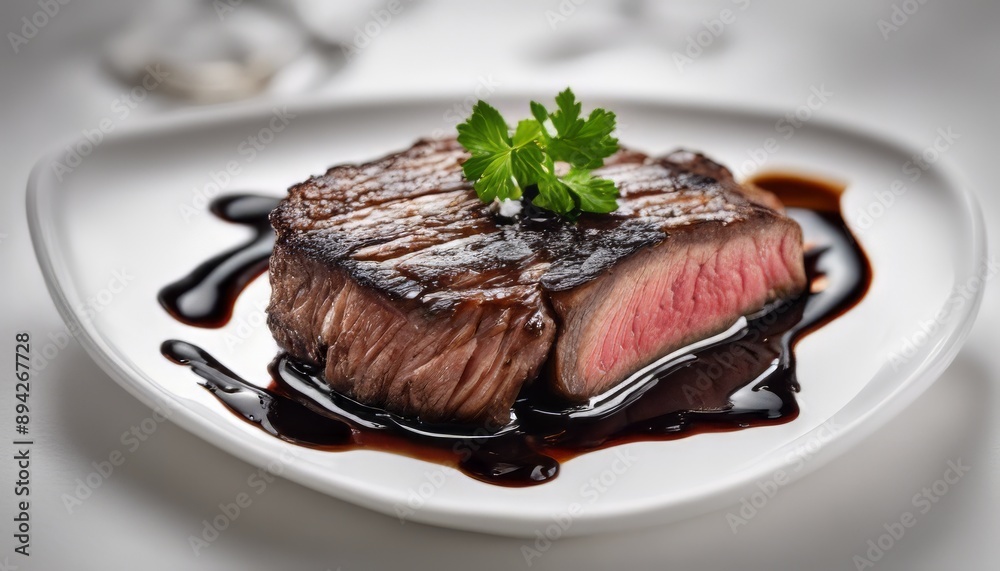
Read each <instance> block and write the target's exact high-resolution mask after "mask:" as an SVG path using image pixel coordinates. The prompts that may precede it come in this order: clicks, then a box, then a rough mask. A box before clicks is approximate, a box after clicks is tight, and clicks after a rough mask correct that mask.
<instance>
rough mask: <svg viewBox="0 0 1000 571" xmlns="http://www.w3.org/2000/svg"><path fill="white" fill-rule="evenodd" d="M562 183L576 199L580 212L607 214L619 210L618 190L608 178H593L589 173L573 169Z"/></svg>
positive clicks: (563, 178)
mask: <svg viewBox="0 0 1000 571" xmlns="http://www.w3.org/2000/svg"><path fill="white" fill-rule="evenodd" d="M562 182H563V184H565V185H566V186H567V187H568V188H569V191H570V193H572V194H573V196H574V197H576V199H577V202H578V203H579V205H580V210H582V211H584V212H596V213H598V214H605V213H608V212H614V211H615V210H618V201H617V200H616V199H617V198H618V189H617V188H615V183H613V182H611V181H610V180H608V179H606V178H596V177H594V176H591V174H590V172H589V171H586V170H581V169H572V170H570V171H569V173H568V174H566V176H564V177H562Z"/></svg>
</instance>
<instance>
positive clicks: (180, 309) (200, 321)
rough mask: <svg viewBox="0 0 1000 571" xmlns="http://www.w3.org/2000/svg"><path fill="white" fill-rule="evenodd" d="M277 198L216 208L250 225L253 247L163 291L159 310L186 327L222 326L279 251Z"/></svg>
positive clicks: (236, 199)
mask: <svg viewBox="0 0 1000 571" xmlns="http://www.w3.org/2000/svg"><path fill="white" fill-rule="evenodd" d="M278 200H279V199H277V198H272V197H269V196H258V195H254V194H238V195H231V196H223V197H221V198H219V199H217V200H215V201H214V202H213V203H212V206H211V210H212V213H213V214H215V215H216V216H218V217H219V218H221V219H223V220H225V221H227V222H233V223H236V224H242V225H244V226H249V227H250V228H252V229H253V231H254V236H253V238H252V239H251V240H249V241H248V242H246V243H244V244H242V245H240V246H237V247H235V248H233V249H231V250H227V251H225V252H223V253H221V254H219V255H217V256H215V257H213V258H212V259H210V260H208V261H206V262H204V263H202V264H201V265H199V266H198V267H197V268H195V269H194V270H193V271H192V272H191V273H189V274H188V275H186V276H184V277H183V278H181V279H180V280H178V281H176V282H174V283H172V284H170V285H168V286H167V287H165V288H163V289H161V290H160V295H159V300H160V305H162V306H163V308H164V309H166V310H167V312H168V313H170V315H172V316H173V317H174V318H175V319H177V320H178V321H180V322H182V323H186V324H187V325H194V326H195V327H212V328H215V327H222V326H223V325H225V324H226V323H227V322H228V321H229V318H230V317H232V315H233V305H234V304H235V303H236V298H237V297H238V296H239V295H240V292H242V291H243V289H244V288H245V287H246V286H247V285H248V284H249V283H250V282H251V281H253V279H254V278H256V277H257V276H259V275H260V274H262V273H264V271H265V270H266V269H267V259H268V258H269V257H270V256H271V249H272V248H273V247H274V231H273V230H271V224H270V222H268V219H267V215H268V214H270V212H271V211H272V210H274V209H275V207H277V206H278Z"/></svg>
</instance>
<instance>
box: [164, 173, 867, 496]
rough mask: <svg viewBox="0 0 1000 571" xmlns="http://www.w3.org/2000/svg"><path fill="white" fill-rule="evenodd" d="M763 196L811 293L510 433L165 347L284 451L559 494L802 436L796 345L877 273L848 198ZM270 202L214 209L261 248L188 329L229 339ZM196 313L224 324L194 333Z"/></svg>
mask: <svg viewBox="0 0 1000 571" xmlns="http://www.w3.org/2000/svg"><path fill="white" fill-rule="evenodd" d="M752 182H753V183H755V184H757V185H758V186H760V187H762V188H765V189H767V190H770V191H772V192H774V193H775V194H777V195H778V196H779V198H781V200H782V202H784V203H785V205H786V206H787V214H788V215H789V216H790V217H792V218H793V219H795V220H796V221H797V222H798V223H799V224H800V225H801V226H802V229H803V233H804V237H805V241H806V244H807V248H808V251H807V253H806V259H805V266H806V272H807V276H808V280H809V284H810V287H809V289H808V290H807V291H806V292H805V293H803V294H802V295H801V296H799V297H798V298H796V299H791V300H785V301H782V302H778V303H775V304H772V305H770V306H769V307H767V308H765V309H763V310H762V311H760V312H758V313H757V314H755V315H752V316H749V317H748V318H742V319H740V320H739V321H738V322H737V323H736V324H734V325H733V327H731V328H730V329H729V330H728V331H726V332H724V333H722V334H720V335H718V336H716V337H713V338H710V339H708V340H705V341H701V342H698V343H695V344H693V345H691V346H689V347H687V348H685V349H682V350H679V351H675V352H674V353H672V354H670V355H666V356H664V357H663V358H661V359H660V360H659V361H657V362H655V363H653V364H652V365H650V366H648V367H646V368H644V369H642V370H640V371H638V372H636V373H635V374H633V375H632V376H631V377H630V378H629V379H627V380H626V381H625V382H623V383H621V384H620V385H619V386H617V387H615V388H613V389H612V390H611V391H609V392H608V393H605V394H603V395H600V396H598V397H594V398H593V399H591V400H590V402H588V403H587V404H584V405H576V406H568V405H566V404H565V403H563V402H562V401H560V400H559V399H558V397H556V396H555V395H553V394H551V393H550V392H549V390H548V389H547V388H546V387H547V386H548V383H546V382H544V379H539V381H536V382H534V383H532V384H531V386H530V387H529V388H527V389H525V390H524V391H523V392H522V394H521V395H519V397H518V399H517V402H516V403H515V405H514V408H513V410H512V416H511V422H510V423H509V424H507V425H506V426H502V427H486V428H483V427H479V428H476V427H468V426H459V425H441V424H427V423H423V422H420V421H418V420H415V419H409V418H403V417H400V416H397V415H394V414H392V413H389V412H386V411H384V410H381V409H376V408H373V407H369V406H366V405H364V404H361V403H359V402H357V401H354V400H353V399H351V398H349V397H347V396H345V395H342V394H339V393H337V392H335V391H333V390H332V389H331V388H330V386H329V385H328V384H327V383H326V382H325V381H324V380H323V378H322V375H321V371H318V370H316V369H314V368H312V367H311V366H309V365H306V364H303V363H300V362H297V361H295V360H294V359H292V358H290V357H289V356H288V355H285V354H279V355H278V356H277V357H276V358H275V359H274V360H273V361H272V362H271V365H270V366H269V367H268V371H269V373H270V375H269V376H270V380H271V382H270V384H269V385H268V387H267V388H262V387H260V386H258V385H255V384H253V383H250V382H247V381H245V380H243V379H241V378H239V377H238V376H236V375H235V374H234V373H233V372H232V371H230V370H229V369H227V368H226V367H225V366H223V365H222V364H221V363H219V362H218V361H216V360H215V359H214V358H212V357H211V355H209V354H208V353H206V352H205V351H203V350H201V349H200V348H198V347H196V346H194V345H191V344H190V343H186V342H184V341H177V340H170V341H166V342H164V343H163V345H162V347H161V351H162V352H163V354H164V355H165V356H166V357H167V358H169V359H171V360H173V361H174V362H176V363H179V364H184V365H187V366H190V367H191V368H192V370H193V371H194V373H195V374H197V375H198V376H199V377H201V378H202V379H203V383H202V385H203V386H204V387H205V388H207V389H208V390H209V391H211V392H212V393H213V394H214V395H215V396H216V397H217V398H218V399H219V400H220V401H222V402H223V403H224V404H225V405H226V406H227V407H229V408H230V409H231V410H233V411H234V412H235V413H237V414H238V415H240V416H241V417H242V418H243V419H244V420H246V421H247V422H251V423H253V424H254V425H255V426H257V427H259V428H260V429H262V430H264V431H266V432H268V433H269V434H272V435H274V436H276V437H278V438H282V439H284V440H287V441H290V442H295V443H297V444H301V445H306V446H311V447H316V448H321V449H327V450H349V449H359V448H364V449H374V450H385V451H391V452H396V453H400V454H406V455H409V456H413V457H417V458H422V459H425V460H429V461H434V462H439V463H443V464H448V465H452V466H456V467H457V468H458V469H460V470H461V471H463V472H464V473H466V474H468V475H469V476H472V477H474V478H477V479H479V480H482V481H485V482H489V483H492V484H498V485H504V486H529V485H535V484H540V483H543V482H546V481H548V480H551V479H552V478H555V477H556V476H557V475H558V473H559V464H560V462H562V461H565V460H567V459H569V458H572V457H574V456H577V455H580V454H583V453H586V452H588V451H591V450H595V449H600V448H605V447H609V446H614V445H618V444H623V443H627V442H636V441H648V440H670V439H676V438H681V437H685V436H688V435H691V434H697V433H704V432H723V431H731V430H740V429H743V428H748V427H752V426H763V425H772V424H780V423H784V422H789V421H791V420H792V419H794V418H795V417H796V416H797V415H798V405H797V403H796V400H795V393H796V392H798V390H799V382H798V379H797V377H796V370H795V353H794V351H793V349H794V346H795V344H796V343H797V342H798V341H799V340H800V339H801V338H802V337H804V336H805V335H806V334H808V333H810V332H812V331H815V330H816V329H818V328H819V327H821V326H822V325H824V324H825V323H828V322H829V321H831V320H833V319H835V318H836V317H838V316H839V315H841V314H843V313H844V312H846V311H848V310H849V309H850V308H851V307H853V306H854V305H855V304H857V303H858V302H859V301H860V300H861V299H862V298H863V297H864V295H865V293H866V292H867V290H868V287H869V284H870V281H871V267H870V266H869V264H868V260H867V258H866V257H865V255H864V252H863V250H862V249H861V247H860V246H859V245H858V243H857V241H856V240H855V239H854V237H853V235H852V234H851V232H850V230H849V229H848V228H847V226H846V224H845V223H844V220H843V217H842V215H841V213H840V193H841V192H842V190H843V188H842V186H839V185H837V184H835V183H831V182H828V181H824V180H819V179H813V178H809V177H804V176H799V175H792V174H784V173H767V174H763V175H758V176H757V177H755V178H754V179H753V180H752ZM241 199H243V200H245V201H246V202H243V207H242V208H243V209H242V210H240V212H242V213H243V214H244V216H242V217H241V216H233V215H232V213H233V205H234V204H240V201H241ZM264 200H268V201H271V203H270V205H271V207H272V208H273V205H274V201H273V200H272V199H263V197H254V196H246V197H227V198H222V199H220V200H219V201H217V203H216V204H219V203H222V206H220V207H218V208H216V205H213V212H216V213H217V215H220V217H222V218H223V219H225V220H229V221H234V222H239V223H243V224H248V225H250V226H252V227H254V228H256V229H257V230H258V236H257V237H256V238H255V240H254V242H252V243H250V244H247V245H245V246H244V247H242V248H237V249H235V250H232V251H230V252H227V253H225V254H222V255H220V256H217V257H215V258H213V259H212V260H209V261H208V262H205V263H204V264H202V265H201V266H199V267H198V269H196V270H195V272H193V273H192V274H191V275H190V276H188V277H187V278H185V280H182V281H181V282H178V283H177V284H173V285H171V286H168V289H169V288H175V290H176V289H179V284H181V283H185V284H186V286H185V287H186V291H188V292H198V295H202V296H205V297H201V298H199V299H200V300H201V301H200V302H199V303H198V304H195V303H194V302H190V304H189V305H188V306H187V307H186V309H183V311H184V315H185V317H184V318H181V317H178V315H177V314H175V313H174V311H171V314H173V315H175V317H178V319H180V320H181V321H184V322H185V323H191V324H194V325H201V326H218V325H212V324H216V323H219V322H220V319H219V318H218V316H225V319H223V320H221V323H219V325H221V324H224V323H225V320H228V318H229V316H230V315H231V313H232V304H233V303H234V302H235V298H236V296H237V295H238V294H239V291H240V289H241V288H242V287H245V285H246V284H247V283H249V281H250V280H251V279H252V278H253V277H255V276H256V275H258V274H259V273H261V272H262V271H263V269H262V268H258V267H257V266H256V265H253V264H251V263H249V262H250V260H251V258H253V257H254V256H251V255H250V254H249V253H248V251H250V250H253V251H254V252H255V256H256V259H257V260H258V261H257V262H255V263H256V264H261V263H262V264H264V266H265V267H266V263H267V253H269V250H270V247H271V245H272V244H273V238H270V240H265V239H264V238H262V237H261V236H260V234H261V233H262V232H263V230H264V229H265V227H266V224H267V216H266V214H267V213H266V212H264V210H265V207H266V206H267V203H265V202H264ZM250 206H255V207H257V208H258V210H257V211H256V214H257V215H258V216H259V218H258V219H256V220H253V217H252V216H249V214H253V213H254V211H253V209H252V208H249V207H250ZM269 210H270V208H268V209H267V211H268V212H269ZM220 212H223V213H228V214H229V216H228V217H226V216H222V215H221V214H220ZM266 229H267V230H268V232H269V231H270V230H269V227H266ZM265 245H266V248H265ZM265 249H266V250H267V252H264V251H263V250H265ZM234 258H235V259H236V260H237V261H233V259H234ZM251 268H254V269H252V270H251ZM251 272H252V275H249V278H248V277H247V276H248V273H251ZM194 276H202V277H201V278H198V277H194ZM204 276H211V278H205V277H204ZM203 284H227V287H226V288H222V287H218V286H216V285H203ZM234 284H238V287H235V286H234ZM233 287H235V289H233ZM164 291H166V290H164ZM190 295H194V294H190ZM162 300H163V293H162V292H161V301H162ZM164 306H165V307H167V304H166V303H164ZM175 307H179V305H175ZM192 307H200V308H201V314H202V315H212V316H216V317H214V318H213V319H200V320H193V319H191V315H192V312H191V311H189V310H190V309H191V308H192ZM169 310H170V307H168V311H169ZM178 313H179V312H178ZM195 313H197V312H195ZM192 321H198V323H192ZM205 324H208V325H205Z"/></svg>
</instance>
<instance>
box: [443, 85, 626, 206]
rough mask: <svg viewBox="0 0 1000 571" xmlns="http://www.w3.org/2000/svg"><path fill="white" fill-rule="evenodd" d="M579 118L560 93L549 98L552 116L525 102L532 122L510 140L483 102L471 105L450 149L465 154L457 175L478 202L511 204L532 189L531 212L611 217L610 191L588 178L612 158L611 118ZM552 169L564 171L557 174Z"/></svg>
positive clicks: (614, 192)
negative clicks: (460, 173) (459, 149)
mask: <svg viewBox="0 0 1000 571" xmlns="http://www.w3.org/2000/svg"><path fill="white" fill-rule="evenodd" d="M580 110H581V106H580V103H579V102H578V101H577V100H576V96H575V95H573V91H571V90H570V89H569V88H567V89H566V90H565V91H563V92H562V93H560V94H559V95H557V96H556V110H555V111H554V112H552V113H549V111H548V109H546V108H545V106H544V105H542V104H541V103H538V102H535V101H532V102H531V115H532V116H533V118H532V119H523V120H521V121H519V122H518V123H517V126H516V127H515V128H514V130H513V132H511V129H510V127H509V126H508V125H507V122H506V121H505V120H504V118H503V116H502V115H500V112H499V111H497V110H496V109H495V108H493V107H492V106H490V105H489V104H488V103H486V102H485V101H482V100H480V101H479V102H478V103H476V104H475V105H474V106H473V107H472V115H471V116H470V117H469V118H468V119H467V120H466V121H465V122H464V123H462V124H460V125H459V126H458V142H459V143H460V144H461V145H462V146H463V147H465V149H466V150H467V151H469V153H471V154H472V157H470V158H469V159H468V160H466V161H465V163H463V165H462V170H463V172H464V173H465V177H466V178H467V179H469V180H470V181H472V182H473V187H474V188H475V189H476V194H478V195H479V198H480V199H481V200H482V201H483V202H486V203H492V202H493V201H494V200H497V199H499V200H505V199H511V200H516V199H520V198H521V197H522V196H523V195H524V192H525V190H527V189H529V188H532V190H533V192H532V193H531V194H533V195H534V198H532V199H531V203H532V204H534V205H535V206H537V207H539V208H544V209H546V210H551V211H552V212H555V213H556V214H559V215H561V216H565V217H567V218H570V219H576V218H577V217H578V216H579V215H580V213H581V212H594V213H599V214H604V213H608V212H614V211H615V210H616V209H617V208H618V202H617V200H616V199H617V197H618V189H617V188H615V184H614V183H613V182H612V181H610V180H607V179H603V178H598V177H595V176H593V175H592V174H591V173H590V171H591V170H592V169H595V168H598V167H600V166H601V165H603V164H604V159H605V158H606V157H609V156H611V155H612V154H614V153H615V151H617V150H618V139H616V138H614V137H612V136H611V133H612V131H614V130H615V114H614V113H612V112H610V111H607V110H605V109H594V110H593V111H591V112H590V115H589V116H588V117H587V118H586V119H585V118H583V117H582V116H581V114H580ZM557 163H565V164H566V165H568V169H567V168H565V167H563V168H561V169H560V172H563V174H557V170H556V164H557Z"/></svg>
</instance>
